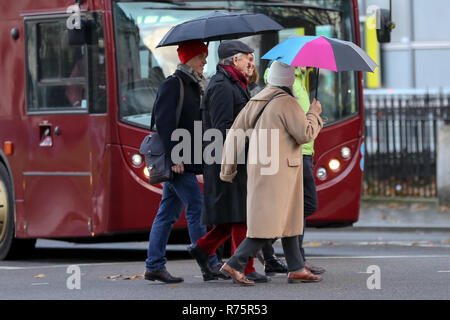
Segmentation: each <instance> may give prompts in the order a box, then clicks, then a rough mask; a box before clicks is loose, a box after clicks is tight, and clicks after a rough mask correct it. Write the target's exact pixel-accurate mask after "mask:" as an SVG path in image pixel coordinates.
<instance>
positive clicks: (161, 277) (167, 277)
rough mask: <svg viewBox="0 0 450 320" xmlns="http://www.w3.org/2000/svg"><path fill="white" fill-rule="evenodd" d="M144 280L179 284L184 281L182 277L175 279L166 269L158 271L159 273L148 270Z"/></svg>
mask: <svg viewBox="0 0 450 320" xmlns="http://www.w3.org/2000/svg"><path fill="white" fill-rule="evenodd" d="M144 278H145V280H150V281H156V280H157V281H161V282H164V283H178V282H183V281H184V279H183V278H181V277H174V276H172V275H171V274H170V273H169V271H167V270H166V269H163V270H158V271H150V270H146V271H145V274H144Z"/></svg>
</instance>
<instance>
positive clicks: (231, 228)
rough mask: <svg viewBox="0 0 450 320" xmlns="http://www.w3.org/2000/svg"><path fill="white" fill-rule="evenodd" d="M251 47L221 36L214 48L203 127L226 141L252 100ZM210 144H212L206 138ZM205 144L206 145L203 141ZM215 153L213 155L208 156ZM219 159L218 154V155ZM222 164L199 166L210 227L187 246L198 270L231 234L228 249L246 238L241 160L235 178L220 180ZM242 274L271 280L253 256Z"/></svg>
mask: <svg viewBox="0 0 450 320" xmlns="http://www.w3.org/2000/svg"><path fill="white" fill-rule="evenodd" d="M252 53H253V49H251V48H250V47H248V46H247V45H246V44H245V43H243V42H241V41H238V40H230V41H224V42H222V43H221V44H220V46H219V48H218V54H219V59H220V61H219V65H218V66H217V73H216V74H215V75H214V76H213V77H212V78H211V81H210V83H209V85H208V88H207V90H206V93H205V96H204V98H203V106H202V119H203V129H204V132H206V131H207V130H209V129H218V130H220V132H221V133H222V136H223V141H225V137H226V133H227V129H230V128H231V126H232V125H233V122H234V120H235V118H236V117H237V115H238V114H239V112H240V111H241V110H242V109H243V108H244V106H245V105H246V104H247V102H248V101H249V100H250V94H249V91H248V87H247V86H248V82H247V78H246V76H245V73H246V70H247V69H248V68H251V64H250V60H249V59H250V58H251V57H252V56H251V54H252ZM209 143H214V141H212V142H208V144H209ZM205 147H207V145H206V146H205ZM212 156H213V157H215V158H217V157H216V155H215V154H214V155H212ZM218 158H219V159H221V157H220V155H219V157H218ZM220 168H221V164H220V162H219V163H214V164H207V165H205V166H204V171H203V179H204V185H203V191H204V210H203V212H202V223H204V224H208V225H214V227H213V229H212V230H211V231H210V232H209V233H208V234H206V235H205V236H204V237H202V238H201V239H199V240H198V241H197V243H196V244H195V245H193V246H191V247H190V248H189V252H190V253H191V255H192V256H193V257H194V258H195V259H196V260H197V262H198V264H199V265H200V267H201V268H202V269H206V268H208V263H207V260H208V257H210V256H212V255H214V254H215V253H216V250H217V249H218V248H219V247H220V246H221V245H222V244H223V243H224V242H225V241H226V240H227V239H229V238H230V237H231V241H232V243H231V245H232V248H231V250H232V252H234V250H235V249H236V248H237V247H238V246H239V244H240V243H241V241H242V240H244V239H245V236H246V232H247V224H246V220H247V209H246V208H247V172H246V167H245V165H241V166H240V169H241V170H239V174H238V175H237V176H236V179H235V180H234V182H233V183H227V182H223V181H221V180H220ZM213 271H218V270H213ZM245 274H246V275H247V277H249V278H250V279H252V280H254V281H256V282H267V281H268V280H269V279H268V277H266V276H264V275H260V274H258V273H257V272H256V271H255V268H254V266H253V259H250V261H249V262H248V263H247V266H246V268H245Z"/></svg>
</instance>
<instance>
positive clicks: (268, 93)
mask: <svg viewBox="0 0 450 320" xmlns="http://www.w3.org/2000/svg"><path fill="white" fill-rule="evenodd" d="M277 93H284V94H285V95H287V96H290V95H289V93H287V92H286V91H284V90H283V89H281V88H279V87H275V86H270V85H269V86H267V87H265V88H264V89H263V90H261V91H260V92H259V93H258V94H257V95H255V96H254V97H253V98H252V99H251V100H253V101H268V100H269V99H270V98H272V97H273V96H274V95H276V94H277ZM291 97H292V96H291Z"/></svg>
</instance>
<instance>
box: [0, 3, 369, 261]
mask: <svg viewBox="0 0 450 320" xmlns="http://www.w3.org/2000/svg"><path fill="white" fill-rule="evenodd" d="M74 5H75V6H76V7H75V9H74V7H73V6H74ZM78 5H80V7H79V8H80V10H76V9H77V8H78ZM214 10H218V11H227V12H229V11H233V12H252V13H264V14H266V15H267V16H269V17H271V18H272V19H274V20H276V21H277V22H278V23H280V24H281V25H282V26H283V27H284V30H282V31H280V32H277V33H271V34H264V35H258V36H252V37H247V38H243V39H242V40H243V41H245V42H246V43H248V44H249V45H250V46H251V47H253V48H255V54H256V61H257V68H258V70H259V74H260V75H262V74H263V72H264V70H265V69H266V67H267V65H266V63H267V62H264V61H261V60H260V57H261V56H262V55H263V54H264V53H266V52H267V51H268V50H269V49H271V48H272V47H273V46H275V45H276V44H277V43H279V42H281V41H283V40H285V39H287V38H289V37H291V36H293V35H325V36H330V37H336V38H340V39H344V40H349V41H353V42H355V43H356V44H358V45H359V44H360V33H359V14H358V2H357V0H346V1H344V0H343V1H334V0H316V1H313V0H304V1H302V0H298V1H283V2H279V3H278V2H272V1H133V0H75V1H74V0H34V1H29V0H15V1H8V3H6V2H5V1H2V2H1V3H0V30H1V32H2V34H3V36H2V37H1V38H0V57H1V61H2V63H1V64H0V74H1V75H2V76H1V78H0V83H1V85H0V92H1V99H0V146H1V147H0V258H1V259H3V258H5V257H6V256H8V255H10V256H11V254H15V253H18V254H21V253H22V254H24V253H27V252H29V250H30V249H32V248H33V247H34V244H35V240H36V239H37V238H58V239H72V240H73V239H87V238H92V239H94V240H95V239H98V238H99V237H100V238H101V237H103V236H109V235H112V236H117V235H123V234H139V233H145V232H147V233H148V230H149V229H150V226H151V224H152V221H153V219H154V216H155V214H156V212H157V208H158V205H159V201H160V197H161V193H162V186H161V185H150V184H149V183H148V172H147V171H146V169H145V164H144V162H143V159H142V157H141V155H139V152H138V149H139V146H140V143H141V141H142V139H143V137H144V136H145V135H146V134H147V133H148V129H149V126H150V114H151V109H152V105H153V102H154V100H155V97H156V92H157V89H158V87H159V85H160V83H161V82H162V81H163V80H164V79H165V78H166V77H167V76H168V75H170V74H171V73H172V72H174V70H175V68H176V65H177V63H178V58H177V53H176V47H165V48H158V49H156V46H157V44H158V43H159V41H160V40H161V39H162V37H163V36H164V34H165V33H166V32H167V31H168V30H169V29H170V28H171V27H172V26H174V25H176V24H178V23H181V22H183V21H186V20H189V19H192V18H194V17H197V16H201V15H205V14H208V13H210V12H212V11H214ZM77 19H78V20H77ZM77 21H78V22H80V21H81V22H82V23H80V25H81V29H76V28H75V29H76V30H75V29H74V28H71V26H72V27H73V26H74V25H75V24H74V22H75V23H76V22H77ZM218 45H219V43H217V42H211V43H209V52H210V55H209V57H208V64H207V66H206V68H205V74H206V76H207V77H210V76H211V75H212V74H213V73H214V72H215V67H216V64H217V62H218V58H217V47H218ZM313 74H314V73H313V72H311V75H310V76H308V77H307V83H306V85H307V87H308V88H309V90H310V91H311V92H314V91H315V85H316V84H315V82H314V81H315V80H314V76H313ZM261 78H262V77H261ZM260 81H261V83H260V84H259V85H260V87H262V86H263V85H264V84H263V81H262V79H261V80H260ZM259 89H260V88H259ZM256 90H258V88H257V89H256ZM319 99H320V100H321V102H322V106H323V114H324V116H325V117H326V118H327V121H326V127H325V128H324V129H323V131H322V132H321V134H320V136H319V138H318V139H317V141H316V154H315V168H314V174H315V175H316V182H317V189H318V195H319V210H318V212H317V213H316V214H315V215H313V216H312V217H311V218H310V219H309V220H308V222H309V223H310V225H321V226H326V225H336V224H340V225H350V224H352V223H354V222H355V221H357V220H358V211H359V202H360V195H361V182H362V165H361V163H362V158H363V156H362V152H361V150H362V145H363V99H362V75H361V73H356V72H343V73H334V72H331V71H330V72H327V71H325V70H322V71H321V79H320V87H319ZM199 179H200V180H201V177H199ZM274 192H276V190H274ZM274 196H276V194H275V195H274ZM299 196H300V195H299ZM184 227H185V220H184V219H183V218H181V219H180V221H179V222H178V223H177V224H176V228H184Z"/></svg>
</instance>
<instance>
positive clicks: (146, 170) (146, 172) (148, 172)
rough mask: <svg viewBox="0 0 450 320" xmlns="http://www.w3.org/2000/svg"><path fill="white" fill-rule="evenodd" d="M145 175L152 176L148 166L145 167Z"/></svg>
mask: <svg viewBox="0 0 450 320" xmlns="http://www.w3.org/2000/svg"><path fill="white" fill-rule="evenodd" d="M144 175H145V176H146V177H147V179H148V178H150V171H148V168H147V167H145V168H144Z"/></svg>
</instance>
